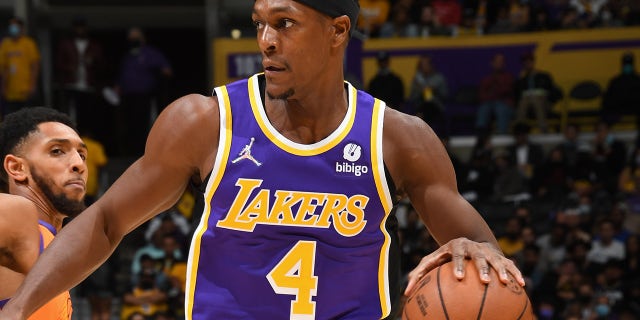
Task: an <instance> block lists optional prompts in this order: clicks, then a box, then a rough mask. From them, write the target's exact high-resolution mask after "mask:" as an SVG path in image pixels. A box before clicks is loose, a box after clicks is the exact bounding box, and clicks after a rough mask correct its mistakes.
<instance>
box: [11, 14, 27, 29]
mask: <svg viewBox="0 0 640 320" xmlns="http://www.w3.org/2000/svg"><path fill="white" fill-rule="evenodd" d="M13 22H15V23H17V24H18V25H19V26H21V27H24V20H22V18H20V17H18V16H13V17H11V18H10V19H9V24H11V23H13Z"/></svg>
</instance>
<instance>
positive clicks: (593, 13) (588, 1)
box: [569, 0, 608, 27]
mask: <svg viewBox="0 0 640 320" xmlns="http://www.w3.org/2000/svg"><path fill="white" fill-rule="evenodd" d="M607 2H608V0H571V2H570V3H569V4H570V5H571V7H572V8H574V9H575V10H576V12H577V13H578V17H579V18H580V20H582V22H581V23H582V24H583V25H585V26H587V27H593V26H595V25H596V24H597V23H599V22H600V14H601V13H602V9H604V7H605V5H606V4H607Z"/></svg>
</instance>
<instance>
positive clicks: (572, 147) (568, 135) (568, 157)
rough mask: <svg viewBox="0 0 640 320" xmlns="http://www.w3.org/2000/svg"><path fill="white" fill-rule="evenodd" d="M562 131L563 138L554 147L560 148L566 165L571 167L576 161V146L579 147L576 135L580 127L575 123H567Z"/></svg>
mask: <svg viewBox="0 0 640 320" xmlns="http://www.w3.org/2000/svg"><path fill="white" fill-rule="evenodd" d="M562 133H563V140H562V142H560V144H558V145H557V146H556V147H557V148H559V149H560V150H562V153H563V154H564V158H565V161H566V163H567V165H568V166H570V167H572V166H574V165H575V164H576V162H577V161H578V148H579V147H580V142H579V141H578V136H579V134H580V129H579V128H578V126H577V125H576V124H572V123H569V124H567V126H566V127H564V130H563V132H562Z"/></svg>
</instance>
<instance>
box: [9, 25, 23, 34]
mask: <svg viewBox="0 0 640 320" xmlns="http://www.w3.org/2000/svg"><path fill="white" fill-rule="evenodd" d="M19 34H20V26H19V25H17V24H15V23H12V24H10V25H9V35H10V36H12V37H15V36H17V35H19Z"/></svg>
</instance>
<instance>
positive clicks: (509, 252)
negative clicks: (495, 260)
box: [498, 217, 524, 257]
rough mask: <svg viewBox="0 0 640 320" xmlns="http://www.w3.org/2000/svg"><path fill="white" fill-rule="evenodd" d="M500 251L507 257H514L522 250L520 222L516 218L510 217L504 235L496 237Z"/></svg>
mask: <svg viewBox="0 0 640 320" xmlns="http://www.w3.org/2000/svg"><path fill="white" fill-rule="evenodd" d="M498 244H499V245H500V249H502V252H504V255H505V256H507V257H514V256H516V255H517V254H519V253H520V251H522V249H523V248H524V241H523V240H522V222H521V221H520V219H518V218H517V217H511V218H509V219H508V220H507V223H506V225H505V230H504V234H503V235H502V236H501V237H498Z"/></svg>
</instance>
